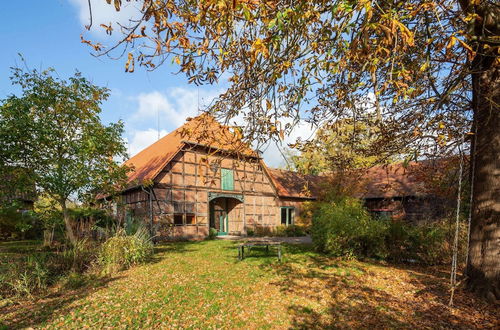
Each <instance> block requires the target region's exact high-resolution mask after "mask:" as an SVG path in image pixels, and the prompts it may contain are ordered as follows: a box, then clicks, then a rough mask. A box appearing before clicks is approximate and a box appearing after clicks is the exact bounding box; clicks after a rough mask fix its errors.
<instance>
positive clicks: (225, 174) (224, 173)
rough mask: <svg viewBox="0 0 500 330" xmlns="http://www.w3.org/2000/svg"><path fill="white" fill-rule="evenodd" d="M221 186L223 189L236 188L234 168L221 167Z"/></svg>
mask: <svg viewBox="0 0 500 330" xmlns="http://www.w3.org/2000/svg"><path fill="white" fill-rule="evenodd" d="M220 179H221V187H222V190H234V175H233V170H229V169H227V168H221V178H220Z"/></svg>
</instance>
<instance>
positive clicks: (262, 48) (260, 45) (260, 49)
mask: <svg viewBox="0 0 500 330" xmlns="http://www.w3.org/2000/svg"><path fill="white" fill-rule="evenodd" d="M259 54H262V56H263V57H264V58H268V57H269V50H268V49H267V46H266V44H265V42H264V41H263V40H262V39H260V38H257V39H256V40H255V41H254V42H253V44H252V59H253V61H255V58H256V57H257V55H259Z"/></svg>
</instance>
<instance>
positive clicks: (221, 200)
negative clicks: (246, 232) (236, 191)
mask: <svg viewBox="0 0 500 330" xmlns="http://www.w3.org/2000/svg"><path fill="white" fill-rule="evenodd" d="M209 205H210V228H215V229H216V230H217V234H218V235H220V236H222V235H227V234H228V233H230V232H239V231H240V229H239V228H238V227H239V225H238V224H239V223H240V222H242V221H243V219H242V216H244V215H243V214H242V213H243V212H241V210H242V205H243V196H241V195H230V194H216V193H210V194H209Z"/></svg>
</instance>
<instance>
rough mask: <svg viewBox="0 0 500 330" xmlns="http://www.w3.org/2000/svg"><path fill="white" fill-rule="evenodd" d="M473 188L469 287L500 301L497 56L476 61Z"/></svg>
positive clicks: (499, 83)
mask: <svg viewBox="0 0 500 330" xmlns="http://www.w3.org/2000/svg"><path fill="white" fill-rule="evenodd" d="M472 80H473V108H474V125H475V128H476V130H477V134H476V137H475V141H474V142H475V154H474V155H473V157H472V158H471V161H472V162H474V166H475V173H474V189H473V200H472V220H471V233H470V246H469V252H468V253H469V259H468V260H469V261H468V265H467V275H468V287H469V289H471V290H473V291H475V292H477V293H478V294H479V295H481V296H483V297H485V298H487V299H488V300H490V301H493V302H495V301H499V300H500V64H499V62H498V59H497V57H496V56H495V55H493V56H485V55H478V58H477V59H476V60H475V61H474V63H473V76H472Z"/></svg>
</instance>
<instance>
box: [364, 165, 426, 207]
mask: <svg viewBox="0 0 500 330" xmlns="http://www.w3.org/2000/svg"><path fill="white" fill-rule="evenodd" d="M420 166H421V163H417V162H411V163H409V164H408V165H407V166H404V165H403V163H395V164H389V165H383V166H374V167H371V168H369V169H366V170H365V171H366V172H364V173H363V174H362V175H361V177H360V178H359V180H360V183H361V185H362V188H361V191H360V193H359V195H358V196H357V197H360V198H393V197H403V196H419V195H424V194H425V193H426V191H425V186H424V183H423V182H422V181H421V180H419V179H418V177H417V176H416V175H415V173H416V171H417V170H418V169H419V167H420Z"/></svg>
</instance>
